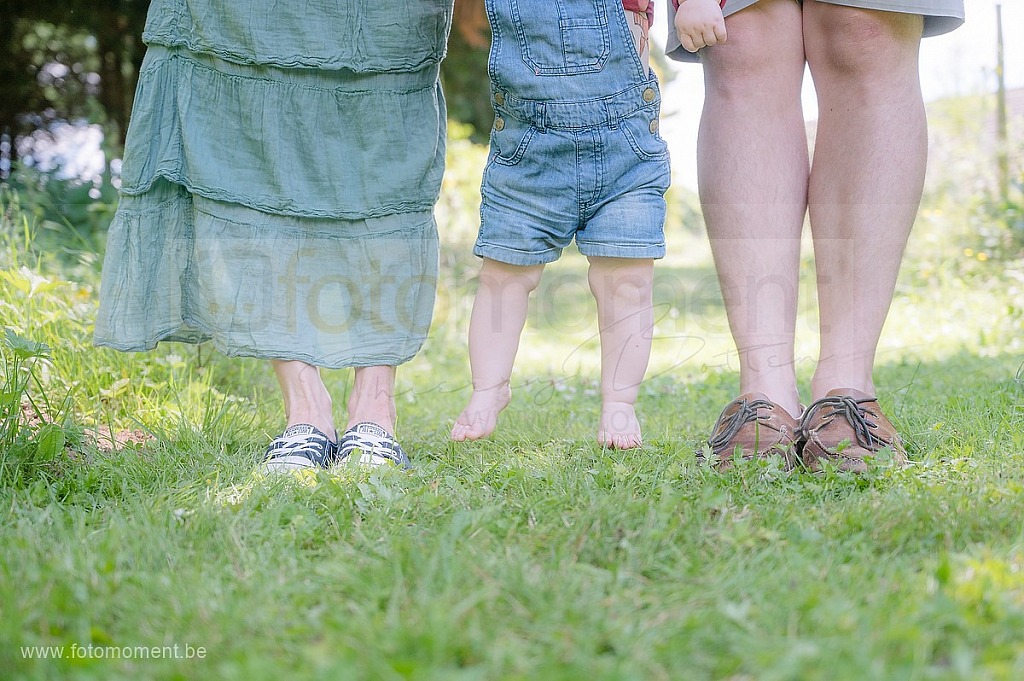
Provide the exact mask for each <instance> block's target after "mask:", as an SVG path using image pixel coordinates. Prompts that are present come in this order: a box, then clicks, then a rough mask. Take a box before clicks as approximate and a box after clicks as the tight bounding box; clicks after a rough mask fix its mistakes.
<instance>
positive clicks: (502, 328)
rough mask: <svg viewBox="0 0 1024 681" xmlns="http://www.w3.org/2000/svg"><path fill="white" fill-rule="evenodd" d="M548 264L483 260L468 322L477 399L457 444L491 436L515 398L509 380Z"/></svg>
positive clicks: (460, 425) (455, 432) (460, 423)
mask: <svg viewBox="0 0 1024 681" xmlns="http://www.w3.org/2000/svg"><path fill="white" fill-rule="evenodd" d="M543 272H544V266H543V265H531V266H526V267H523V266H519V265H509V264H506V263H503V262H498V261H497V260H491V259H489V258H484V262H483V265H482V266H481V268H480V277H479V284H478V288H477V293H476V299H475V300H474V301H473V314H472V316H471V317H470V321H469V364H470V370H471V371H472V374H473V395H472V396H471V397H470V399H469V404H467V405H466V408H465V409H463V410H462V413H461V414H459V417H458V419H456V421H455V425H454V426H453V427H452V432H451V438H452V439H453V440H456V441H463V440H478V439H480V438H482V437H487V436H488V435H490V434H491V433H492V432H494V428H495V426H496V425H497V423H498V414H500V413H501V411H502V410H503V409H504V408H505V407H507V406H508V403H509V401H510V400H511V399H512V389H511V387H510V386H509V381H510V380H511V378H512V365H513V364H514V363H515V359H516V353H517V352H518V351H519V338H520V336H521V335H522V333H523V326H524V325H525V324H526V313H527V310H528V305H529V301H530V293H532V292H533V290H534V289H536V288H537V285H538V284H539V283H540V277H541V274H542V273H543Z"/></svg>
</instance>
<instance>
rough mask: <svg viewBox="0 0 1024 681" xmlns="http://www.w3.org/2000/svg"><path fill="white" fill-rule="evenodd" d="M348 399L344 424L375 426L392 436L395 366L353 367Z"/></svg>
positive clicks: (393, 431)
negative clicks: (345, 422) (353, 377)
mask: <svg viewBox="0 0 1024 681" xmlns="http://www.w3.org/2000/svg"><path fill="white" fill-rule="evenodd" d="M355 374H356V375H355V381H354V382H353V385H352V393H351V394H350V395H349V398H348V425H347V426H346V429H347V428H351V427H352V426H354V425H356V424H357V423H366V422H367V421H368V422H370V423H375V424H377V425H378V426H380V427H381V428H383V429H384V430H386V431H387V432H388V434H390V435H394V434H395V421H396V413H395V367H393V366H375V367H357V368H356V370H355Z"/></svg>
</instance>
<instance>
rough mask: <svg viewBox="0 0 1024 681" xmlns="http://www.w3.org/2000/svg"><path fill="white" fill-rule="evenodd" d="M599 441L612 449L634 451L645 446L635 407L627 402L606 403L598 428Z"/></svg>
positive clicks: (602, 409) (602, 407) (603, 406)
mask: <svg viewBox="0 0 1024 681" xmlns="http://www.w3.org/2000/svg"><path fill="white" fill-rule="evenodd" d="M597 441H598V442H599V443H600V444H601V446H602V447H610V448H611V449H634V448H636V447H641V446H643V444H644V440H643V436H642V435H641V434H640V422H639V421H637V419H636V411H634V409H633V405H632V404H629V403H627V402H604V403H603V404H602V405H601V422H600V424H598V427H597Z"/></svg>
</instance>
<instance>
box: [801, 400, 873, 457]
mask: <svg viewBox="0 0 1024 681" xmlns="http://www.w3.org/2000/svg"><path fill="white" fill-rule="evenodd" d="M875 400H876V398H874V397H865V398H861V399H857V398H854V397H850V396H849V395H835V396H833V397H823V398H821V399H820V400H818V401H816V402H815V403H814V404H812V405H811V406H810V407H808V408H807V413H806V414H804V418H803V422H804V423H810V422H811V420H812V419H813V418H814V416H815V414H817V413H818V412H819V411H822V410H824V409H828V410H829V411H827V412H824V413H822V416H821V420H822V425H826V424H828V423H831V422H832V421H833V420H835V418H836V417H837V416H842V417H843V418H844V419H846V422H847V423H849V424H850V425H851V426H853V433H854V436H855V437H856V438H857V444H858V445H860V446H861V447H863V448H864V449H869V450H872V451H875V450H879V449H881V448H883V447H889V446H891V443H889V442H886V441H885V440H883V439H881V438H880V437H878V436H877V435H875V434H874V433H873V432H872V430H877V429H878V424H877V423H875V422H874V421H872V420H870V419H869V418H868V416H869V415H870V416H875V414H874V412H870V411H868V410H867V409H865V408H864V407H862V406H860V405H862V404H865V403H867V402H874V401H875Z"/></svg>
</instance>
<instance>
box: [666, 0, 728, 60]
mask: <svg viewBox="0 0 1024 681" xmlns="http://www.w3.org/2000/svg"><path fill="white" fill-rule="evenodd" d="M675 28H676V34H677V35H678V36H679V42H680V43H681V44H682V46H683V48H684V49H685V50H686V51H687V52H696V51H697V50H699V49H701V48H702V47H710V46H711V45H717V44H719V43H724V42H725V39H726V32H725V17H724V16H723V14H722V8H721V6H719V4H718V0H682V1H681V2H680V3H679V10H678V11H677V12H676V20H675Z"/></svg>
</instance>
